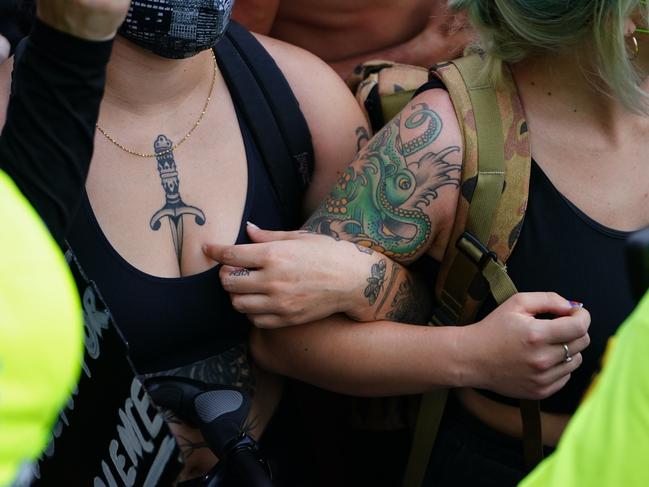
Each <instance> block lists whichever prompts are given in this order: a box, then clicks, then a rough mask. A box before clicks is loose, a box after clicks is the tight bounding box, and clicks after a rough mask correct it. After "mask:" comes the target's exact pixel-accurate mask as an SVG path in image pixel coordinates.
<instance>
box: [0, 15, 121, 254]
mask: <svg viewBox="0 0 649 487" xmlns="http://www.w3.org/2000/svg"><path fill="white" fill-rule="evenodd" d="M25 42H26V45H25V49H24V50H23V51H22V52H21V53H20V55H19V56H17V57H18V59H16V60H15V66H14V73H13V83H12V90H11V91H12V93H11V97H10V100H9V106H8V109H7V120H6V123H5V127H4V129H3V131H2V135H1V136H0V168H1V169H2V170H4V171H5V172H6V173H7V174H8V175H9V176H10V177H11V178H12V179H13V180H14V182H15V183H16V184H17V186H18V187H19V188H20V190H21V191H22V192H23V194H24V195H25V196H26V197H27V198H28V199H29V201H30V202H31V204H32V205H33V206H34V207H35V208H36V210H37V211H38V213H39V214H40V215H41V217H42V218H43V220H44V221H45V223H46V224H47V226H48V227H49V229H50V231H51V232H52V234H53V235H54V237H55V238H56V240H57V241H58V242H59V244H61V243H63V241H64V239H65V234H66V231H67V228H68V226H69V225H70V223H71V219H72V217H73V216H74V214H75V212H76V209H77V207H78V204H79V201H80V197H81V194H82V191H83V186H84V184H85V180H86V176H87V174H88V169H89V166H90V160H91V158H92V153H93V142H94V133H95V124H96V122H97V117H98V115H99V106H100V104H101V99H102V96H103V91H104V85H105V81H106V65H107V63H108V60H109V58H110V53H111V49H112V41H106V42H92V41H86V40H82V39H79V38H76V37H73V36H70V35H67V34H64V33H62V32H59V31H57V30H55V29H53V28H51V27H49V26H47V25H46V24H44V23H42V22H40V21H38V20H37V21H36V23H35V25H34V29H33V31H32V33H31V35H30V37H29V39H27V40H26V41H25Z"/></svg>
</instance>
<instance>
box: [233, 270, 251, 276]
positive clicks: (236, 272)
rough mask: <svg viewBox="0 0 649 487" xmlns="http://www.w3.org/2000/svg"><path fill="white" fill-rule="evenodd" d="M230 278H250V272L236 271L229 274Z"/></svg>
mask: <svg viewBox="0 0 649 487" xmlns="http://www.w3.org/2000/svg"><path fill="white" fill-rule="evenodd" d="M230 276H231V277H248V276H250V271H249V270H248V269H236V270H234V271H232V272H230Z"/></svg>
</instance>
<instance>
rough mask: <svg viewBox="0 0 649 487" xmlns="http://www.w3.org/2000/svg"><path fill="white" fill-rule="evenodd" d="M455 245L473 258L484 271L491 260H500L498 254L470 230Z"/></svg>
mask: <svg viewBox="0 0 649 487" xmlns="http://www.w3.org/2000/svg"><path fill="white" fill-rule="evenodd" d="M455 246H456V247H457V248H458V249H459V250H460V252H462V253H463V254H464V255H466V256H467V257H468V258H469V259H471V260H472V261H473V262H474V263H475V265H476V266H477V267H478V269H480V271H482V270H483V269H484V268H485V267H486V266H487V264H488V263H489V261H494V262H498V256H497V255H496V253H495V252H494V251H492V250H489V248H487V247H486V246H485V245H484V244H483V243H482V242H481V241H480V240H478V239H477V238H476V237H474V236H473V235H472V234H471V233H469V232H464V233H463V234H462V235H460V238H458V239H457V242H456V244H455Z"/></svg>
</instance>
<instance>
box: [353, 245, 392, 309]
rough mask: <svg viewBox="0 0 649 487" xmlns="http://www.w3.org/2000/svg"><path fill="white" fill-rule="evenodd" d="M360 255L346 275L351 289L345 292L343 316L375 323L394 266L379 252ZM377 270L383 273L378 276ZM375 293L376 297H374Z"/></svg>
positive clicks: (356, 257)
mask: <svg viewBox="0 0 649 487" xmlns="http://www.w3.org/2000/svg"><path fill="white" fill-rule="evenodd" d="M355 251H356V249H355ZM357 254H358V255H356V256H354V260H353V262H354V265H353V268H352V269H350V268H348V269H347V270H346V271H345V272H344V275H345V276H346V278H347V280H348V282H349V286H348V287H347V289H346V290H345V293H344V295H345V302H344V304H343V305H342V306H343V307H344V313H345V314H346V315H347V316H349V317H350V318H351V319H353V320H356V321H375V320H376V313H377V310H378V307H379V306H381V301H382V300H383V299H385V293H386V292H387V287H388V286H389V281H390V275H391V273H392V268H393V264H391V263H390V262H389V260H388V259H387V258H386V257H385V256H384V255H382V254H380V253H377V252H374V253H372V254H368V253H364V252H363V253H359V252H357ZM386 264H387V265H386ZM380 269H382V270H380ZM377 270H380V271H379V274H377ZM377 276H378V277H377ZM372 286H374V288H373V287H372ZM375 292H376V293H377V294H374V293H375Z"/></svg>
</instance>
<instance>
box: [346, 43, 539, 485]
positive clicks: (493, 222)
mask: <svg viewBox="0 0 649 487" xmlns="http://www.w3.org/2000/svg"><path fill="white" fill-rule="evenodd" d="M482 68H483V62H482V58H481V56H480V55H479V54H472V55H469V56H467V57H464V58H460V59H457V60H455V61H452V62H448V63H442V64H438V65H437V66H434V67H433V68H432V69H431V70H430V71H428V70H426V69H423V68H419V67H414V66H411V67H409V66H405V65H399V64H393V63H385V62H382V61H378V62H370V63H367V64H365V65H363V66H362V67H361V68H359V70H358V71H357V72H358V73H359V75H360V76H363V77H364V80H363V81H361V82H360V84H359V86H358V89H357V100H358V101H359V103H360V105H361V107H362V108H363V109H364V110H365V112H366V115H367V117H368V120H369V121H370V123H371V125H372V128H373V129H374V130H375V131H376V130H378V129H380V128H381V127H382V126H383V125H384V124H385V122H386V121H388V120H390V119H391V118H392V117H393V116H395V115H396V114H397V113H398V112H399V111H400V110H401V109H402V108H403V107H404V106H405V105H406V104H407V103H408V102H409V101H410V99H411V98H412V96H413V95H414V94H415V92H416V90H417V88H418V87H419V86H420V85H422V84H423V83H424V82H425V81H426V80H428V79H430V78H432V77H436V78H438V79H439V80H441V81H442V82H443V83H444V85H445V86H446V88H447V89H448V92H449V95H450V97H451V100H452V102H453V105H454V107H455V112H456V115H457V119H458V122H459V124H460V130H461V133H462V137H463V140H464V161H463V170H462V181H461V195H460V198H459V202H458V206H457V211H456V217H455V222H454V225H453V232H452V234H451V239H450V244H449V246H448V248H447V249H446V253H445V255H444V259H443V261H442V264H441V268H440V272H439V275H438V278H437V282H436V283H435V297H436V301H437V302H436V308H435V310H434V314H433V317H432V319H431V322H430V325H434V326H441V325H445V326H448V325H465V324H468V323H471V322H472V321H473V319H474V317H475V315H476V313H477V312H478V310H479V308H480V307H481V305H482V303H483V302H484V301H485V299H486V298H487V297H488V295H489V294H491V295H493V297H494V298H495V300H496V302H497V303H498V304H501V303H502V302H504V301H506V300H507V299H508V298H509V297H511V296H512V295H513V294H515V293H516V292H517V291H516V287H515V286H514V284H513V283H512V281H511V279H510V278H509V276H508V275H507V268H506V266H505V262H506V261H507V259H508V258H509V256H510V254H511V252H512V250H513V248H514V246H515V244H516V241H517V239H518V237H519V235H520V231H521V228H522V225H523V220H524V216H525V210H526V208H527V199H528V192H529V178H530V169H531V149H530V144H529V134H528V129H527V123H526V120H525V113H524V111H523V106H522V104H521V101H520V99H519V96H518V92H517V88H516V85H515V84H514V81H513V78H512V76H511V73H510V72H509V70H507V69H506V70H505V71H506V72H505V74H504V80H503V83H502V84H501V85H499V86H494V85H493V84H492V83H490V82H488V81H485V80H484V77H482V76H481V70H482ZM447 395H448V391H447V390H439V391H434V392H431V393H427V394H424V395H423V396H422V398H421V402H420V406H419V413H418V418H417V422H416V427H415V433H414V438H413V446H412V450H411V454H410V459H409V461H408V466H407V468H406V475H405V477H404V483H403V485H404V486H405V487H415V486H420V485H422V482H423V479H424V476H425V473H426V467H427V465H428V460H429V458H430V453H431V451H432V449H433V445H434V442H435V437H436V435H437V430H438V428H439V424H440V421H441V417H442V413H443V411H444V407H445V404H446V398H447ZM520 408H521V415H522V420H523V444H524V454H525V460H526V464H527V466H528V468H530V469H531V468H532V467H533V466H535V465H536V464H537V463H538V462H539V461H540V460H541V459H542V458H543V446H542V440H541V419H540V410H539V402H538V401H527V400H522V401H521V403H520Z"/></svg>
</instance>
